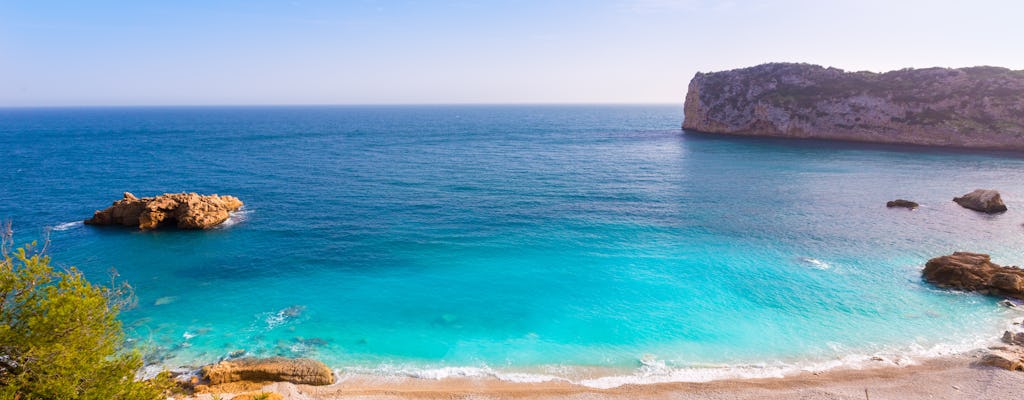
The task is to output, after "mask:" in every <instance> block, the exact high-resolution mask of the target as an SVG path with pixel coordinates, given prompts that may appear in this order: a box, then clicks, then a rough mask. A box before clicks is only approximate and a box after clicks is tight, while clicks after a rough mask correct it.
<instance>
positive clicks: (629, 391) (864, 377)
mask: <svg viewBox="0 0 1024 400" xmlns="http://www.w3.org/2000/svg"><path fill="white" fill-rule="evenodd" d="M974 361H977V357H976V356H971V355H961V356H950V357H943V358H938V359H933V360H929V361H926V362H924V363H922V364H920V365H914V366H907V367H877V368H870V369H862V370H833V371H828V372H823V373H819V374H813V373H802V374H799V375H795V376H791V377H786V378H764V379H744V380H721V381H712V382H706V383H665V384H650V385H629V386H622V387H618V388H613V389H593V388H587V387H582V386H578V385H573V384H570V383H565V382H547V383H511V382H503V381H499V380H497V379H485V378H448V379H442V380H430V379H418V378H397V377H378V376H357V377H346V379H345V380H343V381H342V382H340V383H338V384H335V385H331V386H325V387H314V386H304V385H293V384H290V383H274V384H270V385H267V386H265V387H263V390H264V391H267V392H275V393H279V394H281V395H283V397H284V398H285V399H296V400H313V399H317V400H319V399H366V400H370V399H373V400H378V399H381V400H383V399H388V400H390V399H580V400H582V399H586V400H599V399H601V400H603V399H616V400H617V399H711V400H718V399H723V400H724V399H768V400H775V399H861V400H863V399H866V398H870V399H871V400H881V399H994V400H995V399H1022V398H1024V373H1021V372H1011V371H1006V370H1002V369H997V368H992V367H979V366H974V365H972V363H973V362H974ZM865 389H867V395H865ZM231 396H232V395H230V394H222V398H224V399H230V398H231ZM195 398H196V399H202V400H206V399H210V398H212V396H211V395H209V394H203V395H197V396H196V397H195Z"/></svg>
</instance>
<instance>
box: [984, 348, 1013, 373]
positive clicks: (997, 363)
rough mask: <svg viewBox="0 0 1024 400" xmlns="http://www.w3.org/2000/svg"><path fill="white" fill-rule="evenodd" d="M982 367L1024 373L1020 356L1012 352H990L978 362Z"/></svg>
mask: <svg viewBox="0 0 1024 400" xmlns="http://www.w3.org/2000/svg"><path fill="white" fill-rule="evenodd" d="M978 364H980V365H987V366H990V367H996V368H1002V369H1006V370H1010V371H1024V365H1022V364H1021V358H1020V354H1017V353H1013V352H1010V351H1002V350H990V351H989V352H988V354H985V355H984V356H982V357H981V360H979V361H978Z"/></svg>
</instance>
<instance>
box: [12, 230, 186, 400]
mask: <svg viewBox="0 0 1024 400" xmlns="http://www.w3.org/2000/svg"><path fill="white" fill-rule="evenodd" d="M5 239H6V240H4V245H3V248H2V249H0V252H2V253H3V254H2V257H3V258H2V259H0V398H3V399H18V400H31V399H128V400H134V399H147V400H148V399H158V398H165V396H164V393H165V391H166V390H167V389H169V388H170V386H171V384H170V382H171V380H170V378H169V377H168V376H167V375H166V374H161V376H159V377H157V378H156V379H153V380H149V381H138V380H136V379H135V374H136V371H138V370H139V368H141V367H142V359H141V356H140V355H139V354H138V352H133V351H127V349H125V348H124V343H125V341H124V339H125V337H124V333H123V331H122V329H121V323H120V322H119V321H118V320H117V314H118V312H119V311H120V310H121V309H122V308H123V307H124V306H125V305H126V304H127V302H126V299H129V298H130V290H129V289H130V288H128V286H127V285H121V286H113V287H105V286H100V285H94V284H91V283H90V282H89V281H87V280H86V279H85V277H83V276H82V273H81V272H80V271H78V270H77V269H75V268H69V269H66V270H56V269H54V268H53V267H52V266H51V265H50V258H49V257H47V256H44V255H42V254H39V253H40V252H37V251H34V248H35V244H34V243H33V244H32V245H29V246H26V247H24V248H20V249H17V250H14V251H11V248H10V245H9V243H10V240H9V239H10V236H7V235H5Z"/></svg>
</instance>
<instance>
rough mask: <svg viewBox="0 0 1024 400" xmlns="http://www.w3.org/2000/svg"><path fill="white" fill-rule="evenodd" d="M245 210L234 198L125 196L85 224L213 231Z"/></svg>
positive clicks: (186, 194)
mask: <svg viewBox="0 0 1024 400" xmlns="http://www.w3.org/2000/svg"><path fill="white" fill-rule="evenodd" d="M241 207H242V201H241V200H239V199H238V198H237V197H234V196H219V195H216V194H214V195H209V196H204V195H200V194H196V193H166V194H163V195H160V196H155V197H143V198H138V197H135V195H133V194H131V193H128V192H125V193H124V198H122V199H121V200H117V201H115V202H114V204H113V205H111V206H110V207H107V208H106V209H104V210H99V211H96V213H95V214H93V216H92V218H89V219H87V220H85V223H86V224H88V225H124V226H137V227H138V228H139V229H142V230H149V229H156V228H159V227H161V226H176V227H178V228H179V229H209V228H212V227H214V226H217V225H220V224H221V223H223V222H224V221H227V219H228V217H230V216H231V212H232V211H235V210H238V209H239V208H241Z"/></svg>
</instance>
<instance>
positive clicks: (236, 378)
mask: <svg viewBox="0 0 1024 400" xmlns="http://www.w3.org/2000/svg"><path fill="white" fill-rule="evenodd" d="M201 372H202V376H203V378H204V379H205V380H207V381H208V383H209V384H210V385H222V384H226V383H232V382H256V383H259V382H291V383H297V384H303V385H330V384H332V383H334V371H331V369H330V368H328V367H327V365H325V364H324V363H322V362H320V361H317V360H313V359H309V358H284V357H271V358H239V359H232V360H225V361H221V362H219V363H216V364H211V365H207V366H204V367H203V368H202V371H201Z"/></svg>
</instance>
